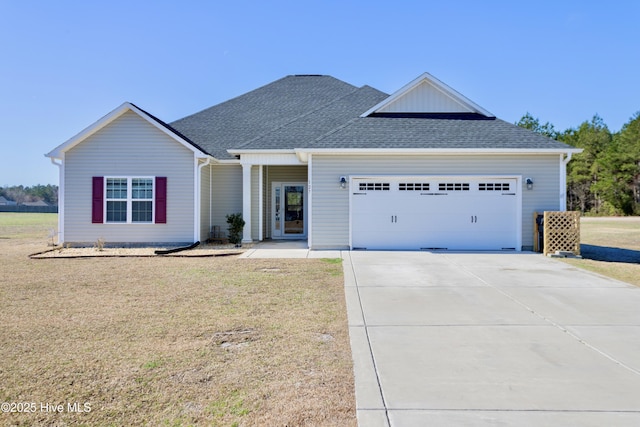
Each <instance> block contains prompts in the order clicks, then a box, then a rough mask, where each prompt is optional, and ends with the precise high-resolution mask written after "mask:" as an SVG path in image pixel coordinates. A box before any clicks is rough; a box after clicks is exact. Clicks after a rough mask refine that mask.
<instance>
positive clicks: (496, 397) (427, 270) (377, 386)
mask: <svg viewBox="0 0 640 427" xmlns="http://www.w3.org/2000/svg"><path fill="white" fill-rule="evenodd" d="M342 254H343V259H344V271H345V293H346V300H347V310H348V317H349V332H350V337H351V348H352V352H353V360H354V372H355V381H356V401H357V414H358V422H359V425H360V426H393V427H397V426H423V425H425V426H495V425H501V426H519V427H520V426H581V427H583V426H587V427H588V426H605V425H606V426H638V425H640V288H636V287H634V286H631V285H628V284H625V283H622V282H618V281H615V280H612V279H608V278H605V277H602V276H599V275H596V274H592V273H588V272H586V271H582V270H579V269H576V268H573V267H571V266H569V265H567V264H564V263H562V262H560V261H557V260H551V259H548V258H545V257H543V256H541V255H538V254H531V253H498V254H492V253H428V252H365V251H362V252H359V251H355V252H343V253H342Z"/></svg>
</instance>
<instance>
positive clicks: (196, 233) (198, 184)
mask: <svg viewBox="0 0 640 427" xmlns="http://www.w3.org/2000/svg"><path fill="white" fill-rule="evenodd" d="M195 161H196V164H197V163H198V162H199V161H200V158H198V157H196V160H195ZM209 163H211V158H209V157H207V158H206V161H205V162H204V163H202V164H198V168H197V169H196V185H195V187H196V189H195V193H196V194H195V198H196V211H195V215H194V217H195V220H194V222H195V224H194V225H193V241H194V242H198V241H200V218H201V217H202V215H201V212H200V209H201V206H202V194H201V187H202V168H203V167H205V166H207V165H208V164H209Z"/></svg>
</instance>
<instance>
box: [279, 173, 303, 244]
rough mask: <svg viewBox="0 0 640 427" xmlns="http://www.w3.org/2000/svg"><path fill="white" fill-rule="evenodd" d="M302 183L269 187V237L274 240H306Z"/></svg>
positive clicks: (288, 183) (281, 183)
mask: <svg viewBox="0 0 640 427" xmlns="http://www.w3.org/2000/svg"><path fill="white" fill-rule="evenodd" d="M306 187H307V185H306V184H305V183H303V182H287V183H285V182H274V183H272V186H271V206H272V211H271V217H272V221H271V223H272V229H271V235H272V236H273V238H274V239H306V238H307V218H306V213H305V193H306V191H305V190H306Z"/></svg>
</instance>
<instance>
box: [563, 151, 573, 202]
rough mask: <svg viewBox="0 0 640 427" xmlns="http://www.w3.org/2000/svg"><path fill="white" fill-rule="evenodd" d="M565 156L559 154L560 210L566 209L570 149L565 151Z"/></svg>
mask: <svg viewBox="0 0 640 427" xmlns="http://www.w3.org/2000/svg"><path fill="white" fill-rule="evenodd" d="M566 154H567V156H566V157H564V154H561V155H560V210H561V211H566V210H567V164H568V163H569V161H570V160H571V156H572V155H573V154H572V153H571V151H569V152H568V153H566Z"/></svg>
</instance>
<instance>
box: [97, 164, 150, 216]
mask: <svg viewBox="0 0 640 427" xmlns="http://www.w3.org/2000/svg"><path fill="white" fill-rule="evenodd" d="M109 179H126V180H127V198H126V199H107V181H108V180H109ZM134 179H150V180H151V186H152V196H151V199H135V201H140V202H148V201H149V200H151V221H135V222H134V221H133V201H134V199H133V185H132V183H133V180H134ZM102 191H103V192H102V202H103V203H102V209H103V216H102V217H103V218H104V220H103V224H110V225H122V224H135V225H145V224H155V223H156V177H155V176H133V175H128V176H125V175H110V176H105V177H104V183H103V189H102ZM109 201H125V202H127V221H126V222H116V221H107V203H108V202H109Z"/></svg>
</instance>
